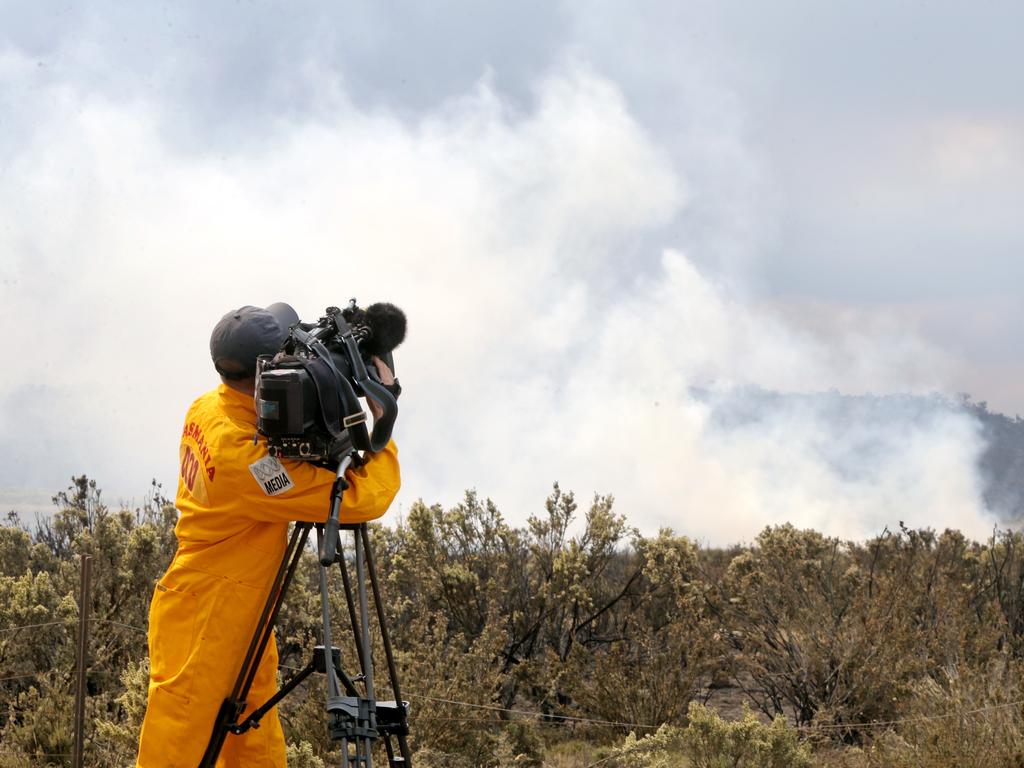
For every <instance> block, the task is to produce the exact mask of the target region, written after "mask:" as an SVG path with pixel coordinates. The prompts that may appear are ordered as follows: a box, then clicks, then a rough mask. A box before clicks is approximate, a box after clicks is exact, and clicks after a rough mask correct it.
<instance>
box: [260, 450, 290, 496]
mask: <svg viewBox="0 0 1024 768" xmlns="http://www.w3.org/2000/svg"><path fill="white" fill-rule="evenodd" d="M249 471H250V472H251V473H252V476H253V477H254V478H256V482H257V483H259V484H260V488H261V489H262V490H263V492H264V493H265V494H267V496H277V495H279V494H282V493H284V492H285V491H287V490H288V489H290V488H291V487H292V486H293V485H295V483H293V482H292V479H291V477H290V476H289V475H288V470H286V469H285V468H284V466H283V465H282V464H281V462H280V461H278V460H277V459H275V458H274V457H273V456H264V457H263V458H262V459H260V460H259V461H257V462H253V463H252V464H250V465H249Z"/></svg>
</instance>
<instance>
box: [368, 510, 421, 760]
mask: <svg viewBox="0 0 1024 768" xmlns="http://www.w3.org/2000/svg"><path fill="white" fill-rule="evenodd" d="M360 535H361V536H362V539H363V548H364V549H365V550H366V570H367V574H368V575H369V577H370V587H371V588H372V589H373V604H374V606H375V607H376V609H377V627H378V628H379V629H380V638H381V643H382V644H383V646H384V658H385V660H386V661H387V664H388V675H389V676H390V677H391V690H392V691H394V694H395V704H396V705H397V706H398V708H399V713H400V717H401V726H402V730H401V731H399V733H398V734H397V736H398V750H399V752H401V755H402V760H403V761H404V764H405V765H407V766H411V765H412V751H411V750H410V749H409V741H408V739H407V738H406V732H408V729H409V718H408V713H407V712H406V709H405V702H404V701H403V699H402V689H401V685H400V684H399V682H398V667H397V666H396V665H395V654H394V651H393V650H392V649H391V633H390V632H388V622H387V618H386V617H385V615H384V600H383V598H382V597H381V594H380V586H379V585H378V582H377V565H376V563H375V562H374V559H373V549H371V547H370V533H369V529H368V528H367V527H366V526H365V525H363V526H362V527H361V529H360ZM385 744H386V746H387V750H388V762H389V763H392V764H393V763H394V762H395V756H394V751H393V749H392V747H391V739H390V738H388V739H386V740H385Z"/></svg>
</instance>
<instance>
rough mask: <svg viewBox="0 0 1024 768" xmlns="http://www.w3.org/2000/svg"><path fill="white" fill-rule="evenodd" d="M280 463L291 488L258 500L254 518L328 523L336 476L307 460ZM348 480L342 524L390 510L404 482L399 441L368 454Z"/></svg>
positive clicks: (251, 513) (252, 512)
mask: <svg viewBox="0 0 1024 768" xmlns="http://www.w3.org/2000/svg"><path fill="white" fill-rule="evenodd" d="M280 465H281V467H282V469H283V470H284V473H285V474H286V475H287V478H288V481H289V482H290V483H291V487H290V488H288V489H287V490H284V491H283V492H281V493H280V494H278V495H274V496H264V497H263V498H257V499H254V503H253V504H252V505H251V512H250V515H251V517H253V518H255V519H256V520H264V521H268V522H269V521H282V522H283V521H291V520H300V521H303V522H309V523H322V522H324V521H325V520H326V519H327V514H328V513H329V512H330V490H331V486H332V485H333V483H334V479H335V477H336V475H335V474H334V473H333V472H331V471H330V470H327V469H323V468H321V467H317V466H314V465H312V464H310V463H308V462H304V461H293V460H287V461H283V462H280ZM345 479H346V480H347V481H348V488H347V489H346V490H345V491H344V493H343V494H342V496H341V515H340V519H341V522H342V524H345V523H362V522H366V521H367V520H374V519H376V518H378V517H380V516H381V515H383V514H384V513H385V512H387V509H388V507H389V506H390V505H391V502H392V500H393V499H394V498H395V494H397V493H398V489H399V487H400V486H401V481H402V479H401V473H400V470H399V466H398V447H397V446H396V445H395V441H394V440H391V441H389V442H388V444H387V445H386V446H385V447H384V449H383V450H381V451H378V452H377V453H374V454H368V458H367V461H366V463H365V464H363V465H362V466H361V467H358V468H356V469H350V470H349V471H348V472H346V473H345Z"/></svg>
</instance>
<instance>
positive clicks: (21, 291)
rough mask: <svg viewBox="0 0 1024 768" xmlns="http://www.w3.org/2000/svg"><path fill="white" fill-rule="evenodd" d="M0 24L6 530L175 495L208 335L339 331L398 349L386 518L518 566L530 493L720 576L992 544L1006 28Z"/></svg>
mask: <svg viewBox="0 0 1024 768" xmlns="http://www.w3.org/2000/svg"><path fill="white" fill-rule="evenodd" d="M0 17H2V18H4V20H5V22H4V25H3V27H2V29H0V323H2V327H3V328H4V330H5V331H6V333H7V335H8V338H10V339H12V340H14V339H16V340H17V341H16V342H15V344H14V345H13V349H12V350H11V351H10V354H9V360H8V363H7V365H5V366H4V374H3V377H2V378H0V406H2V407H3V413H4V414H5V415H4V418H3V419H2V420H0V503H2V504H3V506H5V507H8V508H16V509H19V510H22V511H23V512H24V511H35V510H36V509H45V508H47V507H48V500H49V497H50V496H51V495H52V494H53V493H55V492H56V491H57V490H60V489H62V488H63V487H65V486H66V485H67V484H68V482H69V480H70V477H71V476H72V475H73V474H81V473H86V474H88V475H89V476H91V477H94V478H96V479H97V481H98V482H99V484H100V486H101V487H102V488H103V489H104V493H105V496H106V498H108V500H111V501H115V500H126V501H129V502H130V501H131V500H133V499H135V500H138V499H139V498H141V497H142V496H143V495H144V494H145V493H146V490H147V488H148V487H149V483H150V480H151V479H154V478H155V479H157V480H158V481H159V482H161V483H163V485H164V488H165V490H169V489H172V488H173V487H174V484H175V481H176V479H175V472H176V467H177V461H176V457H177V440H178V437H179V435H180V428H181V420H182V417H183V415H184V412H185V410H186V409H187V406H188V404H189V403H190V402H191V400H192V399H193V398H195V397H196V396H197V395H198V394H200V393H202V392H204V391H206V390H207V389H210V388H212V387H213V386H214V385H215V384H216V383H217V380H216V378H215V373H214V371H213V369H212V366H211V364H210V360H209V354H208V339H209V333H210V330H211V329H212V327H213V325H214V324H215V323H216V321H217V319H219V317H220V316H221V315H222V314H224V313H225V312H226V311H228V310H230V309H233V308H235V307H237V306H241V305H243V304H255V305H266V304H269V303H271V302H274V301H287V302H289V303H291V304H292V305H293V306H294V307H295V308H296V310H297V311H298V312H299V314H300V315H301V316H302V317H303V318H304V319H310V320H312V319H315V318H316V317H318V316H319V314H320V313H321V312H322V311H323V309H324V308H325V307H326V306H329V305H340V304H343V303H344V302H346V301H347V300H348V299H349V298H350V297H357V298H358V299H359V300H360V302H362V303H370V302H373V301H391V302H394V303H396V304H398V305H399V306H401V307H403V309H404V310H405V311H406V313H407V315H408V317H409V335H408V339H407V341H406V343H405V344H404V345H403V347H401V348H400V350H399V353H398V355H397V358H396V359H397V368H398V373H399V376H400V378H401V380H402V383H403V387H404V392H403V397H402V402H401V407H402V410H401V417H400V422H399V425H398V427H397V428H396V438H397V440H398V442H399V447H400V452H401V458H402V465H403V490H402V492H401V494H400V496H399V499H398V500H397V502H396V504H395V507H394V509H395V514H398V515H400V514H402V513H403V512H404V511H406V510H408V508H409V506H410V505H411V504H412V503H414V502H415V501H416V500H417V499H422V500H424V501H425V502H427V503H440V504H443V505H446V506H450V505H452V504H454V503H457V502H458V500H459V499H460V498H461V496H462V494H463V492H464V491H465V490H466V489H470V488H475V489H476V490H477V491H478V492H479V493H480V494H481V495H484V496H488V497H490V498H492V499H493V500H494V501H495V502H496V503H497V504H498V506H499V508H500V509H501V510H502V512H503V513H504V514H505V516H506V517H507V518H508V519H509V520H510V521H512V522H513V523H515V524H523V523H524V522H525V520H526V519H527V517H528V516H529V515H531V514H538V513H541V512H542V511H543V501H544V499H545V497H546V496H547V494H548V493H549V492H550V489H551V487H552V484H553V483H555V482H559V483H560V484H561V486H562V487H563V488H565V489H571V490H573V491H575V492H576V493H577V495H578V497H579V498H580V499H581V501H582V502H583V506H586V502H587V500H588V499H590V498H591V497H592V496H593V495H594V494H602V495H604V494H612V495H614V496H615V498H616V507H617V509H618V511H619V512H621V513H623V514H625V515H626V516H627V518H628V520H629V521H630V523H631V524H633V525H635V526H637V527H638V528H639V529H640V530H641V531H643V532H645V533H653V532H654V531H656V530H657V529H658V528H660V527H671V528H672V529H674V530H676V531H677V532H679V533H684V534H687V535H690V536H692V537H694V538H696V539H699V540H702V541H707V542H711V543H728V542H733V541H744V540H750V539H752V538H753V537H754V536H755V535H756V534H757V532H758V531H759V530H760V529H761V528H763V527H764V526H765V525H771V524H779V523H783V522H792V523H794V524H796V525H799V526H806V527H814V528H817V529H819V530H823V531H826V532H828V533H830V534H834V535H837V536H844V537H850V538H862V537H866V536H870V535H873V534H875V533H877V532H879V531H881V530H882V529H883V528H884V527H885V526H890V527H892V526H894V525H896V524H898V522H899V521H901V520H902V521H906V522H907V523H908V524H911V525H917V526H931V527H935V528H940V529H941V528H943V527H947V526H949V527H957V528H961V529H963V530H965V531H966V532H968V533H970V534H972V535H975V536H985V535H986V533H987V532H990V531H991V528H992V525H993V523H994V521H996V520H997V519H998V515H999V510H989V509H986V508H985V506H984V504H983V503H982V501H981V486H982V479H981V478H979V477H978V475H977V471H976V462H977V457H978V455H979V453H980V451H981V450H983V448H984V443H983V439H982V436H981V434H980V430H979V427H978V424H977V423H975V422H974V421H973V420H972V419H971V418H970V417H969V416H967V415H965V414H964V413H962V412H959V411H958V410H957V409H955V408H953V407H951V406H950V398H956V396H957V395H958V393H969V394H970V395H972V396H973V397H974V398H975V399H977V400H985V401H987V402H988V404H989V407H990V408H991V409H993V410H997V411H1001V412H1004V413H1007V414H1009V415H1015V414H1018V413H1024V385H1022V384H1021V381H1024V362H1022V357H1024V356H1022V352H1024V341H1022V336H1021V334H1020V333H1019V332H1018V329H1019V328H1020V327H1021V324H1022V321H1024V301H1022V300H1021V298H1020V286H1021V284H1022V282H1024V259H1022V258H1021V248H1022V245H1024V225H1022V224H1021V221H1020V216H1019V213H1018V212H1019V211H1020V210H1021V209H1022V208H1024V54H1022V53H1021V50H1020V46H1019V45H1018V40H1017V31H1019V30H1020V29H1021V28H1022V24H1024V7H1022V6H1021V5H1020V4H1019V3H1014V2H985V3H976V2H975V3H967V2H930V3H923V2H906V1H903V0H894V1H893V2H833V3H812V2H808V1H804V2H796V1H795V0H782V1H780V2H777V3H771V4H752V3H744V2H729V1H725V2H714V3H712V2H660V3H658V2H641V3H612V2H587V3H582V2H543V3H541V2H532V0H527V1H526V2H521V3H516V4H498V3H480V2H456V1H455V0H445V1H443V2H435V3H430V4H425V3H419V4H416V3H400V2H347V1H346V2H331V3H327V2H295V3H255V2H249V3H246V2H238V3H233V4H227V3H222V4H210V3H202V2H197V1H191V2H189V1H185V2H178V3H174V4H163V3H151V2H138V3H123V2H113V1H112V0H110V1H108V2H94V3H90V4H77V3H59V2H40V3H33V4H24V3H16V2H0ZM765 392H777V393H784V394H787V395H792V396H793V397H791V398H789V399H785V400H784V401H776V400H772V399H771V398H767V399H766V398H764V397H762V396H761V395H762V394H763V393H765ZM815 393H825V394H824V395H822V396H820V397H804V396H805V395H813V394H815ZM869 394H870V395H877V396H882V395H898V396H900V397H896V398H894V399H892V400H888V401H886V405H885V406H884V407H882V408H881V409H880V410H875V411H872V412H871V413H865V414H863V418H861V419H859V420H858V419H854V421H853V422H852V423H850V422H849V420H844V419H840V420H837V419H836V417H835V411H834V408H833V406H832V405H830V403H832V404H834V402H833V401H834V399H835V398H837V397H840V398H841V397H842V396H843V395H869ZM904 395H915V396H918V397H916V398H911V397H902V396H904ZM830 398H831V399H830ZM780 402H782V403H784V404H782V405H780V404H779V403H780ZM754 410H756V418H745V419H741V420H738V421H737V420H736V419H733V418H730V414H734V413H736V412H745V413H749V412H752V411H754Z"/></svg>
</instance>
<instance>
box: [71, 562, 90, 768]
mask: <svg viewBox="0 0 1024 768" xmlns="http://www.w3.org/2000/svg"><path fill="white" fill-rule="evenodd" d="M91 575H92V557H91V556H89V555H82V582H81V587H80V589H79V591H78V595H79V598H78V599H79V603H78V657H77V659H76V663H77V668H76V670H75V677H76V679H77V684H76V686H75V752H74V766H75V768H82V749H83V746H84V743H85V671H86V668H87V667H88V658H87V657H88V655H89V604H90V602H91V601H90V599H89V587H90V579H91Z"/></svg>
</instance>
